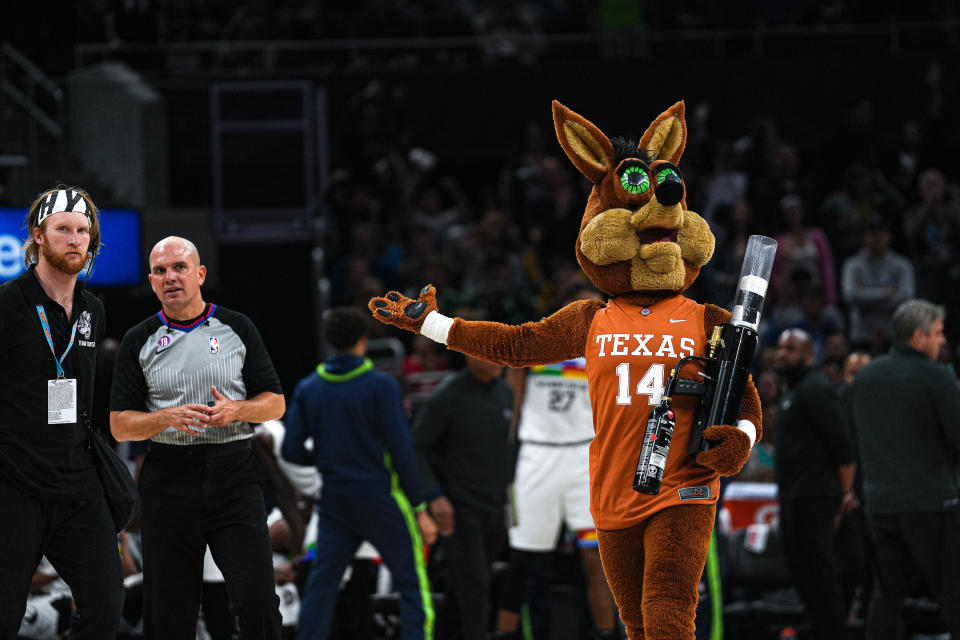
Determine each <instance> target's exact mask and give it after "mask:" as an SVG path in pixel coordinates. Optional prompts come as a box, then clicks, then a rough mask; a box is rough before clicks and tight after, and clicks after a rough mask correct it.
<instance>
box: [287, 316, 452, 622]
mask: <svg viewBox="0 0 960 640" xmlns="http://www.w3.org/2000/svg"><path fill="white" fill-rule="evenodd" d="M367 321H368V320H367V316H366V314H364V313H362V312H360V311H359V310H357V309H350V308H338V309H332V310H331V311H329V312H328V313H327V315H326V316H325V318H324V333H325V336H326V339H327V342H328V343H329V344H330V346H331V347H333V349H334V352H335V353H334V355H333V356H331V357H330V358H328V359H327V361H326V362H324V363H323V364H321V365H320V366H318V367H317V370H316V371H315V372H313V373H311V374H310V375H309V376H307V377H306V378H304V379H303V380H301V381H300V382H299V383H298V384H297V387H296V389H295V390H294V392H293V400H292V401H291V402H290V406H289V408H288V411H287V418H286V427H287V432H286V435H285V437H284V439H283V447H282V450H281V452H282V454H283V457H284V458H286V459H287V460H289V461H290V462H295V463H299V464H314V465H316V467H317V469H318V470H319V471H320V473H321V474H322V476H323V488H322V490H321V496H320V501H319V503H318V507H317V509H318V512H319V515H320V521H319V526H318V531H317V556H316V559H315V560H314V564H313V567H312V569H311V571H310V576H309V578H308V579H307V584H306V588H305V589H304V593H303V601H302V606H301V609H300V611H301V613H300V621H299V629H298V633H297V638H300V639H307V638H309V639H310V640H316V639H318V638H326V636H327V634H328V632H329V629H330V622H331V619H332V617H333V610H334V606H335V604H336V601H337V592H338V589H339V586H340V580H341V578H342V576H343V572H344V571H345V570H346V568H347V566H348V565H349V564H350V562H351V560H352V558H353V554H354V552H356V550H357V547H359V546H360V543H361V542H362V541H364V540H369V541H370V542H371V543H373V545H374V546H375V547H376V548H377V551H378V552H379V553H380V556H381V557H382V558H383V560H384V562H385V563H386V565H387V567H388V568H389V569H390V572H391V574H392V576H393V582H394V586H395V588H396V590H397V591H398V592H399V593H400V598H401V599H400V622H401V628H402V632H401V635H402V637H403V638H404V640H407V639H408V638H410V639H420V638H424V639H426V640H429V639H430V638H432V637H433V619H434V613H433V608H432V605H431V600H430V585H429V583H428V581H427V572H426V565H425V562H424V557H423V542H424V541H426V542H427V543H428V544H432V543H433V541H434V540H435V539H436V535H437V529H436V525H435V524H434V522H433V520H432V519H431V518H430V516H429V514H428V513H427V512H426V505H425V504H424V503H423V501H422V495H421V489H420V480H419V478H418V477H417V470H416V461H415V458H414V453H413V441H412V437H411V434H410V426H409V424H408V422H407V418H406V415H405V414H404V411H403V404H402V398H401V395H400V387H399V385H398V384H397V382H396V380H394V379H393V378H392V377H391V376H389V375H387V374H386V373H383V372H381V371H377V370H375V369H374V368H373V363H372V362H371V361H370V360H369V359H368V358H366V357H365V354H366V347H367V338H366V329H367ZM308 439H312V441H313V446H312V448H310V449H308V447H307V441H308ZM421 536H422V537H421Z"/></svg>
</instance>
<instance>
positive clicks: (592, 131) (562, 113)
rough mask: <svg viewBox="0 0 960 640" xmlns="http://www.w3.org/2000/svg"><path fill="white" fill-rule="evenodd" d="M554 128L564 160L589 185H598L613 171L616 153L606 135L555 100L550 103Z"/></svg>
mask: <svg viewBox="0 0 960 640" xmlns="http://www.w3.org/2000/svg"><path fill="white" fill-rule="evenodd" d="M553 126H554V128H555V129H556V131H557V139H558V140H559V141H560V146H561V147H563V150H564V151H565V152H566V154H567V157H568V158H570V160H571V161H572V162H573V165H574V166H575V167H576V168H577V170H578V171H580V173H582V174H583V175H585V176H586V177H587V179H588V180H590V182H591V183H593V184H597V183H598V182H600V181H601V180H603V178H604V176H606V175H607V172H609V171H611V170H613V169H614V167H615V166H616V164H615V162H614V161H615V158H616V153H615V152H614V150H613V145H612V144H610V140H609V139H608V138H607V136H605V135H604V134H603V132H602V131H600V129H598V128H597V127H596V125H594V124H593V123H592V122H590V121H589V120H587V119H586V118H584V117H583V116H581V115H579V114H577V113H574V112H573V111H571V110H570V109H567V108H566V107H565V106H563V105H562V104H560V103H559V102H557V101H556V100H554V101H553Z"/></svg>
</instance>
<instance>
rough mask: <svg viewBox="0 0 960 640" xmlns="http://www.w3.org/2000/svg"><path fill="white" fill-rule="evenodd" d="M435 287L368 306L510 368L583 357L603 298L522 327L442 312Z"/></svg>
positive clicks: (390, 319) (403, 325)
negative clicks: (456, 316) (466, 319)
mask: <svg viewBox="0 0 960 640" xmlns="http://www.w3.org/2000/svg"><path fill="white" fill-rule="evenodd" d="M436 295H437V292H436V289H435V288H434V287H433V286H432V285H427V286H426V287H424V288H423V289H421V290H420V297H419V298H417V299H416V300H411V299H410V298H407V297H405V296H403V295H402V294H400V293H397V292H396V291H391V292H390V293H388V294H387V295H386V296H383V297H381V298H374V299H372V300H371V301H370V302H369V304H368V305H367V306H368V307H369V308H370V311H372V312H373V315H374V317H376V318H377V320H379V321H381V322H383V323H385V324H392V325H394V326H397V327H400V328H401V329H406V330H408V331H413V332H414V333H419V334H421V335H424V336H426V337H428V338H430V339H431V340H435V341H436V342H440V343H442V344H445V345H447V347H449V348H451V349H453V350H454V351H459V352H460V353H464V354H466V355H468V356H474V357H477V358H481V359H483V360H489V361H490V362H496V363H498V364H503V365H507V366H510V367H527V366H531V365H537V364H552V363H554V362H563V361H564V360H569V359H572V358H579V357H580V356H582V355H583V350H584V345H586V342H587V332H588V331H589V330H590V321H591V320H592V319H593V315H594V314H595V313H596V312H597V310H598V309H600V307H602V306H603V303H602V302H599V301H597V300H580V301H577V302H573V303H570V304H568V305H567V306H565V307H563V308H562V309H560V310H559V311H557V312H556V313H555V314H553V315H551V316H550V317H548V318H544V319H543V320H541V321H540V322H527V323H525V324H522V325H518V326H510V325H506V324H500V323H498V322H475V321H474V322H468V321H465V320H462V319H460V318H448V317H446V316H444V315H441V314H440V312H439V311H438V310H437V299H436Z"/></svg>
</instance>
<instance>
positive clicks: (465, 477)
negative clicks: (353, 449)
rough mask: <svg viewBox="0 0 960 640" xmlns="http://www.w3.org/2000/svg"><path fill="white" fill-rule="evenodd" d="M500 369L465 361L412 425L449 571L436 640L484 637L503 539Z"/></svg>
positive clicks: (505, 398) (504, 389)
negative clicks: (492, 578)
mask: <svg viewBox="0 0 960 640" xmlns="http://www.w3.org/2000/svg"><path fill="white" fill-rule="evenodd" d="M502 371H503V367H501V366H500V365H497V364H492V363H489V362H485V361H483V360H477V359H475V358H471V357H469V356H468V357H467V358H466V367H465V368H464V369H462V370H461V371H458V372H457V373H455V374H453V375H452V376H450V377H449V378H447V379H446V380H444V382H443V383H441V384H440V386H438V387H437V388H436V389H435V390H434V391H433V393H431V394H430V397H429V398H427V400H426V401H425V403H424V405H423V407H421V409H420V410H419V411H418V413H417V415H416V417H415V419H414V423H413V442H414V447H415V448H416V452H417V458H418V463H419V469H420V478H421V479H422V481H423V484H424V493H425V495H426V497H427V500H428V501H429V504H430V513H431V515H433V518H434V519H435V520H436V522H437V528H438V529H439V531H440V535H441V536H443V539H442V541H441V543H442V545H443V549H444V553H445V557H446V559H447V562H448V566H449V569H450V574H449V579H448V583H447V590H446V598H445V602H446V604H445V605H444V607H443V608H442V609H441V611H440V615H439V616H438V618H437V628H438V633H437V635H438V637H441V638H443V637H447V634H449V633H453V634H456V630H455V629H454V627H456V626H458V624H459V627H460V631H461V634H462V635H461V636H460V637H462V638H463V639H464V640H483V639H484V638H486V637H487V633H488V631H489V628H488V627H489V620H490V597H489V594H490V566H491V564H492V562H493V560H494V559H495V557H496V554H497V552H498V551H499V549H500V547H501V546H502V545H503V542H504V539H505V537H506V526H505V522H504V511H503V503H504V496H505V493H506V485H507V480H508V475H509V468H508V461H509V451H508V447H507V435H508V431H509V428H510V418H511V416H512V412H513V391H512V390H511V389H510V387H509V386H508V385H507V383H506V382H504V380H503V378H502V377H501V373H502Z"/></svg>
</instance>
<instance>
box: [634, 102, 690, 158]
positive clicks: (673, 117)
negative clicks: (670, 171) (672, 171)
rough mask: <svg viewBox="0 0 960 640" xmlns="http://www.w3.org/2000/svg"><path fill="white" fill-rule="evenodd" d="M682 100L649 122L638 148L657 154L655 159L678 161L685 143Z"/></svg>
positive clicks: (685, 127)
mask: <svg viewBox="0 0 960 640" xmlns="http://www.w3.org/2000/svg"><path fill="white" fill-rule="evenodd" d="M683 114H684V106H683V100H681V101H680V102H678V103H677V104H675V105H673V106H672V107H670V108H669V109H667V110H666V111H664V112H663V113H661V114H660V116H659V117H658V118H657V119H656V120H654V121H653V123H651V125H650V127H649V128H648V129H647V131H646V133H644V134H643V137H642V138H640V144H639V145H637V148H638V149H649V150H651V151H653V152H654V153H656V154H657V157H656V159H657V160H667V161H669V162H672V163H673V164H677V162H679V161H680V156H681V155H683V147H684V146H685V145H686V144H687V121H686V119H685V118H684V115H683Z"/></svg>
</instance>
